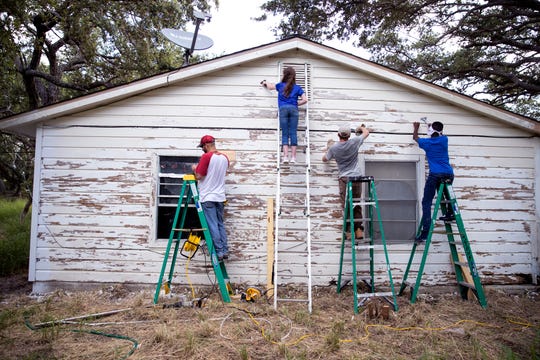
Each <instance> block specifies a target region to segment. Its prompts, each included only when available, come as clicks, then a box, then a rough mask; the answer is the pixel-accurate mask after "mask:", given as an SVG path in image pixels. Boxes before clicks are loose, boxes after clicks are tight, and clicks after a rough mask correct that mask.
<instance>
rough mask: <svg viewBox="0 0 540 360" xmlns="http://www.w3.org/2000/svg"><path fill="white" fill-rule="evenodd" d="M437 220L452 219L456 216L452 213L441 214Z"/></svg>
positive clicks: (446, 220)
mask: <svg viewBox="0 0 540 360" xmlns="http://www.w3.org/2000/svg"><path fill="white" fill-rule="evenodd" d="M439 220H442V221H444V222H449V221H454V220H456V216H455V215H454V214H446V215H444V216H441V217H440V218H439Z"/></svg>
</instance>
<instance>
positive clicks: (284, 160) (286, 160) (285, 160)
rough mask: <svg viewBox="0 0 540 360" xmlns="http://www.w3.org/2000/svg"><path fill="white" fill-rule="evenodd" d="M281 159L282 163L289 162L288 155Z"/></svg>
mask: <svg viewBox="0 0 540 360" xmlns="http://www.w3.org/2000/svg"><path fill="white" fill-rule="evenodd" d="M281 161H283V163H284V164H286V163H288V162H289V157H288V156H284V157H283V159H281Z"/></svg>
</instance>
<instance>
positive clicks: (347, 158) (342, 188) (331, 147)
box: [322, 125, 369, 239]
mask: <svg viewBox="0 0 540 360" xmlns="http://www.w3.org/2000/svg"><path fill="white" fill-rule="evenodd" d="M355 134H356V136H355V137H353V138H351V129H350V127H349V126H341V127H340V128H339V130H338V137H339V142H337V143H334V142H333V140H330V141H329V143H328V150H327V151H326V154H324V155H323V158H322V161H324V162H328V161H330V160H332V159H335V160H336V164H337V167H338V184H339V197H340V200H341V207H342V208H343V209H345V193H346V190H347V182H348V178H349V177H353V176H362V173H361V171H360V165H359V164H358V151H359V149H360V146H361V145H362V143H363V142H364V140H365V139H366V138H367V137H368V136H369V130H368V129H367V128H366V127H365V126H364V125H361V126H359V127H357V128H356V131H355ZM361 196H362V183H360V182H353V197H355V198H358V197H361ZM361 218H362V208H361V207H360V206H355V207H354V219H355V220H356V219H361ZM354 236H355V238H356V239H361V238H363V237H364V233H363V230H362V224H361V223H359V222H358V223H357V222H356V221H355V224H354Z"/></svg>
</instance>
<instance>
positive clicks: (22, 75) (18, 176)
mask: <svg viewBox="0 0 540 360" xmlns="http://www.w3.org/2000/svg"><path fill="white" fill-rule="evenodd" d="M211 3H213V4H216V5H218V1H217V0H193V1H192V0H152V1H141V0H115V1H101V0H85V1H83V0H3V1H2V2H0V68H1V69H2V71H1V72H0V84H2V87H3V92H2V96H1V97H0V117H4V116H9V115H12V114H15V113H19V112H22V111H26V110H31V109H36V108H39V107H42V106H46V105H49V104H53V103H56V102H58V101H62V100H66V99H69V98H72V97H76V96H80V95H84V94H87V93H90V92H93V91H97V90H102V89H106V88H109V87H113V86H116V85H119V84H123V83H126V82H129V81H131V80H135V79H140V78H144V77H147V76H151V75H154V74H157V73H160V72H164V71H168V70H171V69H175V68H177V67H178V66H179V65H180V64H182V63H183V59H182V52H181V50H180V48H179V47H178V46H177V45H174V44H172V43H170V42H169V41H168V40H166V39H165V38H164V37H163V36H162V35H161V33H160V30H161V29H163V28H166V27H169V28H185V25H186V24H189V23H193V22H194V17H193V11H194V10H199V11H204V12H207V11H208V10H209V9H210V4H211ZM0 144H1V145H2V146H1V153H0V190H3V192H7V193H9V194H10V195H21V194H22V193H26V194H28V195H29V196H30V194H31V191H30V190H31V180H32V176H31V173H32V157H33V148H32V146H33V142H32V140H31V139H28V138H24V137H22V136H15V135H13V134H6V133H1V132H0Z"/></svg>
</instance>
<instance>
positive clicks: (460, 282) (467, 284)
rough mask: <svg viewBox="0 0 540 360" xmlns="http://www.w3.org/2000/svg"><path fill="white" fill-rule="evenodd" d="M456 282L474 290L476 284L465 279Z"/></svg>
mask: <svg viewBox="0 0 540 360" xmlns="http://www.w3.org/2000/svg"><path fill="white" fill-rule="evenodd" d="M458 284H459V285H461V286H465V287H468V288H469V289H473V290H476V286H474V284H470V283H468V282H466V281H458Z"/></svg>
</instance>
